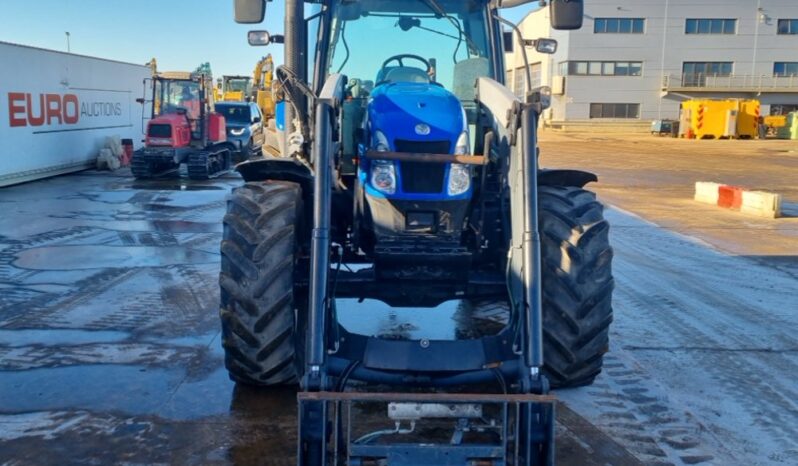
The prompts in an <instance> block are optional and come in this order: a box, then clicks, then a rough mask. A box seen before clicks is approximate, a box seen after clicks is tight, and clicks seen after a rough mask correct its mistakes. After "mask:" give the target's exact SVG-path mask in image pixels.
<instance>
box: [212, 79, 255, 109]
mask: <svg viewBox="0 0 798 466" xmlns="http://www.w3.org/2000/svg"><path fill="white" fill-rule="evenodd" d="M251 80H252V78H251V77H249V76H239V75H227V76H222V78H221V79H219V80H218V81H217V82H216V88H215V89H214V95H215V97H216V100H217V101H222V100H225V101H228V102H231V101H232V102H245V101H246V100H247V96H249V93H250V81H251Z"/></svg>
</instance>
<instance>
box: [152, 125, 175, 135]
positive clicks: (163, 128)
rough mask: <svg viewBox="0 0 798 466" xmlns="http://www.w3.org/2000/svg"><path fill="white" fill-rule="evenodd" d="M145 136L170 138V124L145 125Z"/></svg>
mask: <svg viewBox="0 0 798 466" xmlns="http://www.w3.org/2000/svg"><path fill="white" fill-rule="evenodd" d="M147 136H149V137H151V138H171V137H172V125H150V126H148V127H147Z"/></svg>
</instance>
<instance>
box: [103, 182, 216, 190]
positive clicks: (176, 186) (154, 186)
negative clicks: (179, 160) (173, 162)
mask: <svg viewBox="0 0 798 466" xmlns="http://www.w3.org/2000/svg"><path fill="white" fill-rule="evenodd" d="M108 188H109V189H136V190H145V191H219V190H226V189H227V188H226V187H222V186H215V185H211V184H206V185H202V184H193V183H192V184H183V183H175V181H174V180H168V181H162V182H157V181H153V182H138V183H133V184H118V185H117V184H114V185H111V186H109V187H108Z"/></svg>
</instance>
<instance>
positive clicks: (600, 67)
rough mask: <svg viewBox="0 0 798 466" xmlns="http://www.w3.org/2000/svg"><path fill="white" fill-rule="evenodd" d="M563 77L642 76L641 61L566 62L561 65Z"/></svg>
mask: <svg viewBox="0 0 798 466" xmlns="http://www.w3.org/2000/svg"><path fill="white" fill-rule="evenodd" d="M560 74H562V75H563V76H565V75H569V76H642V75H643V62H639V61H633V62H628V61H566V62H562V63H560Z"/></svg>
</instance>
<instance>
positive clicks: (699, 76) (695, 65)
mask: <svg viewBox="0 0 798 466" xmlns="http://www.w3.org/2000/svg"><path fill="white" fill-rule="evenodd" d="M733 68H734V63H733V62H730V61H688V62H684V65H683V66H682V81H683V84H684V85H685V86H704V85H706V78H707V76H711V77H727V76H731V74H732V70H733Z"/></svg>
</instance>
